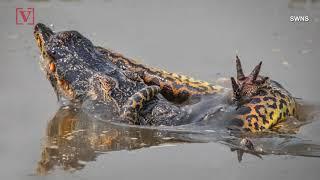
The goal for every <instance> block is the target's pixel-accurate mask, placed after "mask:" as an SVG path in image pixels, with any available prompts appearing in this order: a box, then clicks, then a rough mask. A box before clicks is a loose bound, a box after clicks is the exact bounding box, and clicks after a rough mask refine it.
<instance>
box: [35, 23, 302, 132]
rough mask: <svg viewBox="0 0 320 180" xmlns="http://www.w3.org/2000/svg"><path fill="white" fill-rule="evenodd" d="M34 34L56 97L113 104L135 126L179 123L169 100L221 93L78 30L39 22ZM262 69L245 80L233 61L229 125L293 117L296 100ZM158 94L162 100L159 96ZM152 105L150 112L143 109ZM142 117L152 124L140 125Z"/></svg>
mask: <svg viewBox="0 0 320 180" xmlns="http://www.w3.org/2000/svg"><path fill="white" fill-rule="evenodd" d="M34 35H35V39H36V42H37V44H38V46H39V48H40V51H41V54H42V58H43V61H42V67H43V69H44V71H45V72H46V74H47V78H48V79H49V80H50V82H51V84H52V86H53V88H54V89H55V91H56V93H57V95H58V97H60V96H63V97H64V98H67V99H69V100H70V101H75V102H78V101H80V102H82V101H83V100H84V99H86V98H92V99H98V100H99V101H105V102H110V101H111V102H113V103H114V104H115V106H116V107H117V108H118V109H119V113H120V116H122V117H123V119H127V120H128V121H129V122H131V123H133V124H150V125H160V124H165V125H178V124H181V122H178V121H179V120H178V119H179V118H182V117H183V116H179V114H183V113H184V112H183V111H182V110H181V109H180V108H179V105H178V104H177V105H175V104H173V103H171V102H175V103H182V102H185V101H186V100H187V99H189V98H190V97H192V96H202V95H208V94H211V95H212V94H219V92H220V91H222V90H224V89H223V88H222V87H220V86H215V85H212V84H210V83H208V82H205V81H197V80H194V79H192V78H189V77H186V76H182V75H178V74H175V73H169V72H166V71H162V70H158V69H155V68H150V67H147V66H144V65H142V64H139V63H137V62H135V61H134V60H131V59H128V58H126V57H124V56H122V55H121V54H118V53H115V52H112V51H110V50H107V49H104V48H102V47H96V46H93V45H92V43H91V42H90V41H89V40H88V39H86V38H85V37H83V36H82V35H81V34H80V33H78V32H76V31H64V32H59V33H53V32H52V31H51V30H50V29H49V28H48V27H46V26H45V25H43V24H37V25H36V26H35V32H34ZM260 67H261V63H260V64H259V65H258V66H256V68H255V69H254V70H253V71H252V73H251V74H250V75H249V76H248V77H245V76H244V74H243V71H242V68H241V64H240V60H239V58H238V57H237V80H235V79H234V78H231V81H232V85H233V100H234V101H233V102H234V103H235V104H237V105H238V108H237V109H236V111H235V112H234V114H233V119H232V121H231V122H232V124H234V125H238V126H241V127H243V128H244V129H245V130H249V131H252V132H256V131H262V130H264V129H270V128H272V126H274V125H276V124H277V123H278V122H281V121H284V120H285V119H286V118H287V117H288V116H295V115H296V103H295V99H294V98H293V97H292V96H291V95H290V93H289V92H287V91H286V90H285V89H284V88H283V87H282V86H281V85H280V84H278V83H277V82H275V81H272V80H270V79H269V78H267V77H263V76H260V75H259V72H260ZM158 92H160V93H161V94H162V95H163V96H164V97H165V98H166V99H163V98H161V96H158V95H157V93H158ZM150 95H151V96H150ZM170 101H171V102H170ZM150 103H151V104H152V105H151V107H153V108H151V109H150V108H148V107H146V106H145V104H148V106H150ZM143 110H145V111H143ZM140 111H143V112H144V115H141V113H140ZM121 112H122V113H121ZM165 113H167V115H166V114H165ZM155 114H156V115H157V114H161V115H163V116H162V118H159V116H155ZM127 115H129V116H127ZM172 115H173V117H174V118H171V117H172ZM141 116H143V117H142V118H140V117H141ZM141 119H142V120H141ZM146 119H147V120H148V119H151V121H148V122H147V123H146V122H143V123H142V121H143V120H146ZM164 119H166V120H164Z"/></svg>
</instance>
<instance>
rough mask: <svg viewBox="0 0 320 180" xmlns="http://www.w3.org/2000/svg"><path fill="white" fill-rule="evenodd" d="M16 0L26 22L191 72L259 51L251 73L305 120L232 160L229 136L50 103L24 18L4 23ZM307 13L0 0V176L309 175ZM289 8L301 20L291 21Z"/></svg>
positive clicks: (310, 35) (248, 5)
mask: <svg viewBox="0 0 320 180" xmlns="http://www.w3.org/2000/svg"><path fill="white" fill-rule="evenodd" d="M16 7H34V8H35V20H36V22H43V23H45V24H47V25H50V24H52V25H53V26H54V30H55V31H60V30H67V29H75V30H78V31H80V32H81V33H82V34H84V35H85V36H87V37H88V38H89V39H91V40H92V41H93V42H94V43H95V44H97V45H101V46H104V47H109V48H112V49H115V50H117V51H119V52H122V53H124V54H125V55H126V56H128V57H134V58H137V59H142V60H141V61H142V62H143V63H145V64H149V65H152V66H156V67H160V68H163V69H166V70H169V71H173V72H180V73H183V74H186V75H190V76H193V77H195V78H197V79H203V80H207V81H211V82H214V81H215V80H217V79H223V78H224V77H229V76H230V75H234V74H235V71H234V62H233V61H234V60H233V59H234V57H235V54H236V53H237V54H239V55H240V58H241V59H242V61H243V65H244V68H245V70H247V72H248V70H251V69H252V67H253V66H254V65H256V64H257V62H258V61H260V60H262V61H263V62H264V64H263V67H262V71H263V74H266V75H268V76H271V77H272V78H273V79H275V80H277V81H279V82H280V83H281V84H283V85H284V86H285V87H286V88H287V89H288V90H289V91H290V92H291V93H292V94H294V95H295V96H296V97H299V98H301V99H302V102H303V103H304V104H305V105H304V106H303V107H304V111H305V112H307V113H306V114H307V115H308V120H310V123H308V124H307V125H304V126H303V127H302V128H300V130H299V133H298V135H297V136H295V137H294V138H292V137H290V136H284V137H283V136H279V137H272V138H268V137H264V138H253V142H254V144H256V145H257V148H258V149H257V150H259V149H262V150H264V151H263V152H262V153H261V154H262V155H259V156H261V157H262V159H260V158H259V157H257V156H256V155H257V154H252V153H251V152H248V153H249V154H248V153H245V154H244V155H243V157H242V161H241V163H239V162H238V155H237V151H238V150H236V151H230V147H232V148H238V147H237V146H235V145H236V143H237V142H236V141H238V139H233V138H230V136H229V135H228V134H227V133H225V134H224V133H221V132H217V131H212V130H209V131H208V130H207V131H206V130H205V129H201V130H199V129H197V130H193V131H191V132H192V133H185V130H186V129H183V128H182V129H178V130H176V129H174V130H172V129H169V130H170V131H169V130H168V129H164V130H161V131H157V130H153V129H137V128H134V127H131V128H128V127H123V126H118V125H108V124H107V123H105V122H101V121H94V120H92V119H91V118H88V117H87V116H86V115H85V114H83V113H74V112H73V110H72V109H60V110H59V106H58V104H57V103H56V97H55V94H54V92H53V90H52V88H51V86H50V84H49V82H48V81H47V80H46V79H45V77H44V75H43V73H42V72H41V70H40V68H39V65H38V60H39V55H38V50H37V49H36V45H35V43H34V40H33V35H32V26H29V25H16V24H15V8H16ZM319 10H320V3H319V2H318V1H306V2H304V1H281V2H279V1H276V0H274V1H260V2H257V1H245V2H243V1H242V2H241V3H240V2H239V1H224V2H221V1H197V2H196V1H139V2H126V1H94V2H93V1H76V0H74V1H18V0H16V1H1V2H0V15H1V17H2V18H1V19H0V23H1V33H0V37H1V43H0V52H1V55H2V58H1V61H0V83H1V86H0V92H1V93H0V113H1V122H2V125H1V126H0V159H1V163H0V177H1V179H38V178H39V177H38V176H36V175H37V174H47V172H46V170H47V169H51V171H50V172H49V173H48V174H47V176H46V177H45V178H46V179H57V178H59V179H61V178H63V179H101V178H109V179H125V178H126V179H127V178H128V177H130V179H147V178H148V179H151V178H152V179H195V178H197V179H208V178H212V177H214V178H217V179H253V178H255V179H256V178H259V179H318V175H319V167H320V159H319V158H317V157H311V156H319V148H318V145H319V143H318V142H319V137H320V133H319V132H320V131H319V129H320V121H319V120H318V119H319V108H317V107H318V104H319V101H320V95H319V93H318V92H319V91H320V85H319V83H318V81H319V80H318V77H319V72H318V68H319V67H320V66H319V60H318V59H319V57H320V52H319V51H317V49H318V47H319V45H320V36H319V32H320V31H319V30H320V24H319V23H320V22H319V18H320V12H319ZM291 15H308V16H310V17H311V21H310V22H305V23H302V22H301V23H293V22H290V20H289V17H290V16H291ZM226 84H227V85H228V83H226ZM309 105H310V106H309ZM64 119H65V120H64ZM68 119H69V120H72V119H73V121H67V120H68ZM77 119H78V120H80V121H79V122H81V123H79V124H77V126H73V125H72V122H75V120H77ZM90 120H91V121H90ZM59 124H60V125H61V124H63V125H64V126H59ZM59 127H60V128H61V127H64V128H66V129H62V131H60V132H61V133H60V134H59V133H58V132H59V131H58V130H59ZM73 128H76V131H75V132H74V131H72V132H70V130H73ZM184 128H188V127H184ZM49 130H50V131H49ZM60 130H61V129H60ZM83 130H85V131H83ZM187 130H188V131H189V130H190V129H187ZM189 132H190V131H189ZM199 132H200V133H199ZM64 133H66V134H64ZM68 133H70V134H68ZM47 135H49V136H47ZM59 135H61V136H59ZM51 136H53V138H50V137H51ZM88 137H90V138H88ZM108 137H114V139H116V141H115V140H114V141H112V139H110V138H108ZM117 138H118V139H117ZM185 142H193V143H185ZM55 143H56V144H57V143H60V144H62V145H64V146H61V148H60V149H59V148H58V149H57V146H56V144H55ZM44 152H47V153H44ZM238 152H239V151H238ZM250 153H251V154H250ZM270 153H271V155H270ZM264 154H266V155H264ZM306 156H307V157H306ZM48 157H49V158H50V159H51V161H46V160H47V159H48ZM75 160H77V161H75ZM51 165H55V168H52V167H53V166H52V167H50V166H51Z"/></svg>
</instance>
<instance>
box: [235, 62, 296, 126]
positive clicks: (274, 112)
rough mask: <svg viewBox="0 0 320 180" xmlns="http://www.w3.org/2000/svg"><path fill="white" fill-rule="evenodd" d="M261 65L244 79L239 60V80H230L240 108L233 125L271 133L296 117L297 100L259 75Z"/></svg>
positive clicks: (271, 81) (279, 86) (237, 65)
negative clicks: (273, 128)
mask: <svg viewBox="0 0 320 180" xmlns="http://www.w3.org/2000/svg"><path fill="white" fill-rule="evenodd" d="M261 64H262V62H260V63H259V64H258V65H257V66H256V67H255V68H254V69H253V71H252V72H251V73H250V74H249V75H248V76H245V75H244V73H243V70H242V67H241V62H240V59H239V57H238V56H237V57H236V68H237V78H236V79H235V78H233V77H231V84H232V88H233V100H234V102H236V104H237V110H236V114H237V116H236V118H235V119H234V120H235V121H234V122H235V123H236V124H238V125H240V126H242V127H244V128H245V129H246V130H249V131H251V132H255V131H262V130H264V129H269V128H271V127H273V126H275V125H276V124H277V123H279V122H281V121H284V120H286V119H287V118H288V117H289V116H295V115H296V102H295V99H294V98H293V97H292V95H291V94H290V93H289V92H288V91H286V90H285V89H284V88H283V87H282V86H281V85H280V84H279V83H277V82H276V81H273V80H271V79H269V78H268V77H264V76H260V75H259V72H260V69H261Z"/></svg>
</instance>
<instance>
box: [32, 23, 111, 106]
mask: <svg viewBox="0 0 320 180" xmlns="http://www.w3.org/2000/svg"><path fill="white" fill-rule="evenodd" d="M34 37H35V40H36V43H37V45H38V47H39V49H40V52H41V61H40V65H41V67H42V69H43V71H44V72H45V74H46V76H47V78H48V80H49V81H50V82H51V85H52V86H53V88H54V90H55V91H56V93H57V96H58V99H59V98H60V97H63V98H64V99H67V100H71V101H78V100H82V99H83V98H84V97H86V96H87V94H88V92H90V89H92V84H90V83H91V81H92V79H93V78H94V77H95V76H97V74H99V73H101V72H103V73H104V74H105V75H108V74H109V75H110V74H112V73H113V72H115V71H116V68H115V66H114V65H113V64H111V63H106V60H105V59H104V57H103V55H101V54H99V53H98V52H96V50H95V47H94V45H93V44H92V43H91V41H90V40H88V39H87V38H85V37H84V36H82V35H81V34H80V33H79V32H77V31H62V32H57V33H55V32H53V31H52V30H51V29H50V28H49V27H47V26H45V25H44V24H41V23H38V24H37V25H36V26H35V27H34ZM111 76H112V75H110V77H111ZM104 82H106V81H104ZM109 84H112V83H109ZM113 84H114V83H113Z"/></svg>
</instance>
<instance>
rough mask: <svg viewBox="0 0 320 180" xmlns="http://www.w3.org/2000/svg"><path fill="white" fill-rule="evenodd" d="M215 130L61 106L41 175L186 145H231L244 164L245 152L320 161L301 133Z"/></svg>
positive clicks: (319, 151)
mask: <svg viewBox="0 0 320 180" xmlns="http://www.w3.org/2000/svg"><path fill="white" fill-rule="evenodd" d="M309 111H311V110H309ZM309 111H307V110H306V112H309ZM312 111H313V112H314V110H312ZM308 114H312V113H310V112H309V113H308ZM313 116H314V114H313ZM210 125H211V124H210ZM209 128H210V127H208V126H207V127H205V128H204V127H202V128H199V127H198V126H195V125H194V124H191V125H188V126H179V127H153V128H150V127H137V126H128V125H121V124H114V123H111V122H104V121H101V120H100V121H99V120H96V119H93V118H91V117H90V116H89V115H88V114H87V113H85V112H83V111H81V110H79V109H77V108H72V107H69V106H65V107H61V108H60V109H59V110H58V112H57V113H56V115H55V117H54V118H53V119H52V120H51V121H49V122H48V125H47V129H46V137H45V138H44V140H43V145H42V154H41V158H40V160H39V162H38V166H37V173H38V174H40V175H44V174H47V173H48V172H49V171H50V170H54V169H55V168H62V169H63V170H67V171H74V170H79V169H82V168H84V167H85V165H86V163H87V162H89V161H95V160H96V158H97V156H98V155H100V154H103V153H105V152H109V151H119V150H135V149H139V148H143V147H150V146H159V145H162V144H168V143H169V144H172V143H182V142H184V143H191V142H212V141H215V142H216V141H219V142H221V143H222V144H225V145H227V146H229V147H230V149H231V152H236V153H237V154H238V160H239V161H241V160H242V158H243V155H244V154H252V155H254V156H256V157H258V158H261V159H262V158H263V157H262V156H261V155H267V154H277V155H295V156H312V157H320V143H316V142H313V141H309V140H305V139H303V138H301V137H299V136H298V135H292V134H279V133H275V132H273V133H271V132H269V133H264V134H258V135H257V134H237V135H235V134H234V133H230V132H228V131H226V130H223V131H216V130H212V129H213V127H211V130H210V129H209ZM230 134H232V135H230ZM244 136H245V137H248V138H249V139H250V141H251V142H252V143H253V145H254V147H253V148H252V149H251V148H248V146H244V145H243V144H242V142H243V140H244V138H241V137H244Z"/></svg>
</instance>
